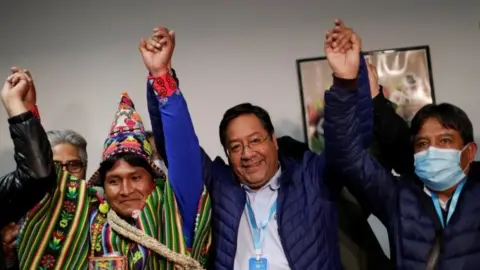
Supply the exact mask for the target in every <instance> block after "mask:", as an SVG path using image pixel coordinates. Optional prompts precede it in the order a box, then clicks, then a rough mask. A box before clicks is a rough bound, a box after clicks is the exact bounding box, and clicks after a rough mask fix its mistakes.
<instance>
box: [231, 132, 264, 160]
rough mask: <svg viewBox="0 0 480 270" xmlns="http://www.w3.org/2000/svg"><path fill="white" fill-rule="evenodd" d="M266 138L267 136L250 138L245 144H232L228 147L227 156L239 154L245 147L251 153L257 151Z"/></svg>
mask: <svg viewBox="0 0 480 270" xmlns="http://www.w3.org/2000/svg"><path fill="white" fill-rule="evenodd" d="M268 137H269V135H266V136H265V137H252V138H250V139H249V141H248V142H247V144H241V143H238V142H235V143H232V144H231V145H229V146H228V149H227V154H229V155H230V156H232V155H238V154H241V153H243V151H244V150H245V147H248V148H249V149H250V150H252V151H255V150H258V148H259V147H260V146H261V145H262V144H263V143H264V142H265V140H267V138H268Z"/></svg>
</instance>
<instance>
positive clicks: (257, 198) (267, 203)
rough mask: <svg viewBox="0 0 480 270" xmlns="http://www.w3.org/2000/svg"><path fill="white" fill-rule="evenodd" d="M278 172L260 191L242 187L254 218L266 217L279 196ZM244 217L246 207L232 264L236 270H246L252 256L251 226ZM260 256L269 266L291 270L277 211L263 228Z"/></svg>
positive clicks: (262, 218)
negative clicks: (281, 239)
mask: <svg viewBox="0 0 480 270" xmlns="http://www.w3.org/2000/svg"><path fill="white" fill-rule="evenodd" d="M280 175H281V168H279V169H278V171H277V172H276V173H275V175H274V176H273V177H272V179H271V180H270V181H269V182H268V184H267V185H265V186H264V187H262V188H261V189H259V190H251V189H250V188H248V187H247V186H244V189H245V191H246V193H247V196H248V200H250V204H251V206H252V210H253V213H254V215H255V219H256V220H257V221H260V220H266V219H268V216H269V214H270V209H271V207H272V205H273V203H274V202H275V200H276V199H277V197H278V189H279V188H280V183H279V182H278V180H279V177H280ZM247 216H248V213H247V210H246V207H245V209H244V210H243V214H242V218H241V219H240V226H239V228H238V236H237V253H236V254H235V264H234V269H235V270H247V269H248V261H249V260H250V258H255V248H254V246H253V236H252V229H251V228H250V223H249V221H248V217H247ZM262 257H263V258H266V259H267V261H268V269H272V270H273V269H274V270H287V269H290V267H289V265H288V261H287V257H286V256H285V252H284V251H283V247H282V243H281V241H280V235H279V234H278V224H277V214H275V215H274V217H273V218H272V219H271V220H270V222H269V223H268V226H267V229H266V230H265V236H264V238H263V243H262Z"/></svg>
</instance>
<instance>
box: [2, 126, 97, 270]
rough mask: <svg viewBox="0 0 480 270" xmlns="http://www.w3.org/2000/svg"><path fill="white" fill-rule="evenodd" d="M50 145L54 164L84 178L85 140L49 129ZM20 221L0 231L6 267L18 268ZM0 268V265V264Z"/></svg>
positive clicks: (85, 169) (80, 136) (65, 131)
mask: <svg viewBox="0 0 480 270" xmlns="http://www.w3.org/2000/svg"><path fill="white" fill-rule="evenodd" d="M47 136H48V140H49V141H50V145H51V147H52V152H53V161H54V163H55V165H57V166H59V167H62V169H63V170H67V171H68V172H70V174H72V175H73V176H75V177H77V178H79V179H85V178H86V177H85V176H86V172H87V162H88V155H87V141H86V140H85V138H83V136H82V135H80V134H78V133H77V132H75V131H73V130H51V131H48V132H47ZM21 222H22V221H20V222H18V223H10V224H8V225H7V226H5V227H4V228H3V229H2V231H1V233H0V234H1V238H2V239H3V241H2V242H3V252H4V256H5V264H6V268H7V269H10V270H14V269H19V268H18V264H17V256H16V255H17V254H16V239H17V235H18V232H19V230H20V225H21ZM0 269H2V266H1V265H0Z"/></svg>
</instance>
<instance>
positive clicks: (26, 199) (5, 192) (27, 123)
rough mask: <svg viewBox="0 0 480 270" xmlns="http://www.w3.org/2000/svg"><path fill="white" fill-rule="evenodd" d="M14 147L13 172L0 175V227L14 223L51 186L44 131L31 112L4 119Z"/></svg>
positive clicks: (49, 155) (50, 160) (50, 162)
mask: <svg viewBox="0 0 480 270" xmlns="http://www.w3.org/2000/svg"><path fill="white" fill-rule="evenodd" d="M8 123H9V124H10V136H11V138H12V140H13V144H14V147H15V155H14V158H15V162H16V164H17V168H16V170H15V171H13V172H11V173H9V174H7V175H4V176H3V177H1V178H0V228H3V227H4V226H5V225H6V224H7V223H9V222H16V221H18V220H19V219H20V218H21V217H22V216H24V215H25V213H26V212H27V211H28V210H30V209H31V208H32V207H34V206H35V204H37V203H38V202H40V200H41V199H42V198H43V197H44V196H45V194H46V193H47V192H48V191H50V190H52V189H53V188H54V187H55V179H56V177H55V176H54V175H55V169H54V165H53V155H52V149H51V147H50V143H49V141H48V138H47V134H46V133H45V130H44V129H43V127H42V125H41V124H40V121H39V120H38V119H37V118H35V117H34V116H33V114H32V113H31V112H26V113H23V114H21V115H17V116H14V117H11V118H10V119H8Z"/></svg>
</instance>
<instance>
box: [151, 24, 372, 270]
mask: <svg viewBox="0 0 480 270" xmlns="http://www.w3.org/2000/svg"><path fill="white" fill-rule="evenodd" d="M342 28H343V25H342V23H341V22H337V30H338V31H337V32H336V33H337V34H338V35H345V33H344V31H343V30H342ZM350 35H351V33H350ZM347 41H348V39H347ZM340 47H341V48H343V47H342V46H340ZM358 54H359V55H360V52H358ZM359 73H360V75H359V76H360V77H361V78H362V82H363V83H364V84H365V85H366V88H364V90H365V92H364V93H362V102H363V103H364V105H363V106H359V107H357V108H358V111H357V113H358V114H359V115H360V116H361V118H362V119H365V121H364V122H365V123H366V125H365V126H362V132H363V133H364V135H363V136H362V141H363V142H362V143H363V144H364V145H365V147H368V146H369V145H370V141H371V137H372V135H371V133H372V125H373V124H370V122H371V121H370V120H371V119H370V118H373V115H372V111H371V110H369V108H371V103H372V99H371V94H370V89H369V87H368V84H369V81H368V71H367V68H366V63H365V61H363V68H361V69H360V72H359ZM148 87H149V90H148V93H150V94H149V95H148V98H147V100H148V103H149V113H150V119H151V121H152V130H153V133H154V137H155V142H156V145H157V148H158V149H159V151H160V152H162V155H164V156H167V155H169V154H175V153H168V149H165V151H166V153H165V154H164V153H163V149H164V148H163V147H162V145H163V144H164V143H162V141H163V139H162V137H163V136H164V135H162V132H164V133H165V134H167V132H171V133H169V135H170V137H172V136H175V135H177V136H196V135H195V131H194V129H193V125H192V122H191V118H190V115H189V112H188V108H187V105H186V102H185V100H184V98H183V95H180V94H179V95H173V96H172V97H170V98H169V105H168V106H174V108H173V107H172V108H170V110H169V111H170V113H168V114H166V113H163V112H162V114H161V115H158V110H157V111H155V109H154V108H155V106H156V105H155V102H158V101H156V100H155V99H152V98H150V97H151V92H152V91H151V90H152V86H151V85H150V84H149V85H148ZM151 108H153V109H151ZM362 108H365V109H362ZM167 117H168V118H170V121H168V122H169V123H172V122H175V125H169V126H168V127H167V126H166V123H167V122H166V121H164V120H166V119H167ZM172 118H173V119H172ZM162 122H163V124H162ZM162 125H163V126H162ZM219 133H220V140H221V143H222V145H223V147H224V149H225V152H226V154H227V157H228V164H227V163H226V162H224V161H223V160H222V159H221V158H220V157H217V158H216V159H215V160H213V161H212V160H211V159H210V158H209V157H208V156H207V155H206V154H205V153H204V154H203V155H202V157H199V158H202V159H203V162H204V165H203V174H204V175H203V181H204V184H205V186H206V187H207V189H208V191H209V193H210V195H211V203H212V229H213V239H212V247H213V250H212V253H213V254H212V258H213V262H212V264H213V266H212V267H211V269H219V270H222V269H228V270H231V269H240V270H243V269H266V267H267V266H268V269H278V270H281V269H298V270H307V269H314V270H336V269H341V264H340V258H339V247H338V234H337V227H338V225H337V214H336V213H337V209H336V204H335V199H336V195H337V194H338V192H339V191H340V186H338V185H336V183H335V181H329V180H328V179H329V178H328V177H327V175H326V171H327V168H326V166H325V158H324V156H323V155H317V154H315V153H313V152H307V153H305V155H304V158H303V160H302V161H295V160H292V159H289V158H288V157H284V156H281V155H279V154H278V144H277V140H276V136H275V132H274V129H273V125H272V122H271V120H270V117H269V115H268V113H267V112H266V111H265V110H264V109H262V108H260V107H258V106H254V105H252V104H249V103H245V104H240V105H237V106H235V107H233V108H231V109H229V110H227V112H226V113H225V115H224V117H223V120H222V121H221V123H220V128H219ZM185 147H186V148H185V150H184V151H185V152H188V151H189V149H188V146H185ZM187 168H188V167H187ZM192 184H193V183H192ZM250 213H252V214H250ZM252 227H253V229H252ZM254 227H257V229H255V228H254ZM257 232H259V234H260V235H258V237H257ZM253 236H255V237H253ZM257 240H258V241H257ZM209 269H210V268H209Z"/></svg>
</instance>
